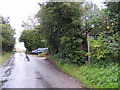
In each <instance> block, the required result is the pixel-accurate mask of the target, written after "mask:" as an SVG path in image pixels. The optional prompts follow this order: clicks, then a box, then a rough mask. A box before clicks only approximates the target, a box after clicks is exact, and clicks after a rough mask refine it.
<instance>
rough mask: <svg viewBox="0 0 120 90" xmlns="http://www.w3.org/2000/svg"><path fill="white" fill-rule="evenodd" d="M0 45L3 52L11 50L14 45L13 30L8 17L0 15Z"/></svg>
mask: <svg viewBox="0 0 120 90" xmlns="http://www.w3.org/2000/svg"><path fill="white" fill-rule="evenodd" d="M0 22H1V23H0V27H1V28H0V29H1V30H0V31H1V34H0V39H1V40H0V43H1V44H0V46H1V47H2V51H3V52H8V51H11V50H12V49H13V47H14V43H15V40H14V37H13V36H14V30H13V29H12V27H11V25H10V24H9V18H3V17H0Z"/></svg>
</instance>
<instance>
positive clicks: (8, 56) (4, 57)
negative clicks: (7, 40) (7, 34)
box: [0, 52, 13, 66]
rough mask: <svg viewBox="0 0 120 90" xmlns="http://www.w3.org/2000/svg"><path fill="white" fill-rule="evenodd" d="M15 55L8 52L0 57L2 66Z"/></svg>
mask: <svg viewBox="0 0 120 90" xmlns="http://www.w3.org/2000/svg"><path fill="white" fill-rule="evenodd" d="M12 55H13V52H6V53H4V54H3V55H2V56H0V66H1V65H2V64H3V63H4V62H5V61H6V60H8V59H9V58H10V57H11V56H12Z"/></svg>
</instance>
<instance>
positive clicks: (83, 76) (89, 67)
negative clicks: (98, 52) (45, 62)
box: [49, 55, 119, 88]
mask: <svg viewBox="0 0 120 90" xmlns="http://www.w3.org/2000/svg"><path fill="white" fill-rule="evenodd" d="M49 59H50V60H52V61H53V62H55V64H56V65H57V66H58V67H59V68H60V69H62V70H63V71H64V72H66V73H69V74H70V75H72V76H74V77H76V78H77V79H79V80H80V81H81V82H82V83H84V84H85V85H82V86H83V87H92V88H118V84H119V82H118V81H119V80H118V79H119V78H118V73H119V71H118V70H119V65H118V63H114V62H112V63H108V62H107V63H105V62H99V63H98V62H97V63H91V64H86V65H82V66H78V65H76V64H68V63H63V61H64V60H63V59H60V58H59V57H58V56H57V55H54V56H52V57H51V56H50V57H49ZM86 85H87V86H86Z"/></svg>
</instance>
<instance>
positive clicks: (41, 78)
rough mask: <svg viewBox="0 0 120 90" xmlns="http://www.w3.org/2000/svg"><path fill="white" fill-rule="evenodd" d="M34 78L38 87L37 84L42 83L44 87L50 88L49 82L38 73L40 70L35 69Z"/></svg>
mask: <svg viewBox="0 0 120 90" xmlns="http://www.w3.org/2000/svg"><path fill="white" fill-rule="evenodd" d="M35 74H36V79H37V86H38V87H39V85H41V84H42V86H44V88H52V86H51V84H50V83H49V82H47V81H46V80H45V79H44V78H43V77H42V75H41V74H40V72H38V71H36V72H35Z"/></svg>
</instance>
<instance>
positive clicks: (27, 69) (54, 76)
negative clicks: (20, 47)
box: [0, 53, 81, 88]
mask: <svg viewBox="0 0 120 90" xmlns="http://www.w3.org/2000/svg"><path fill="white" fill-rule="evenodd" d="M28 57H29V59H30V61H27V60H26V58H25V54H24V53H15V55H14V56H13V57H12V58H11V59H10V60H9V61H8V62H7V63H6V64H5V65H4V67H2V74H1V75H0V76H2V79H1V80H0V83H1V82H2V84H1V85H0V86H1V87H2V88H81V85H80V83H79V82H78V81H76V80H75V79H74V78H72V77H70V76H68V75H66V74H65V73H63V72H61V71H59V70H57V69H56V68H55V66H54V65H52V64H51V63H49V62H47V61H45V60H44V59H45V58H38V57H35V56H32V55H28ZM0 71H1V70H0Z"/></svg>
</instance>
